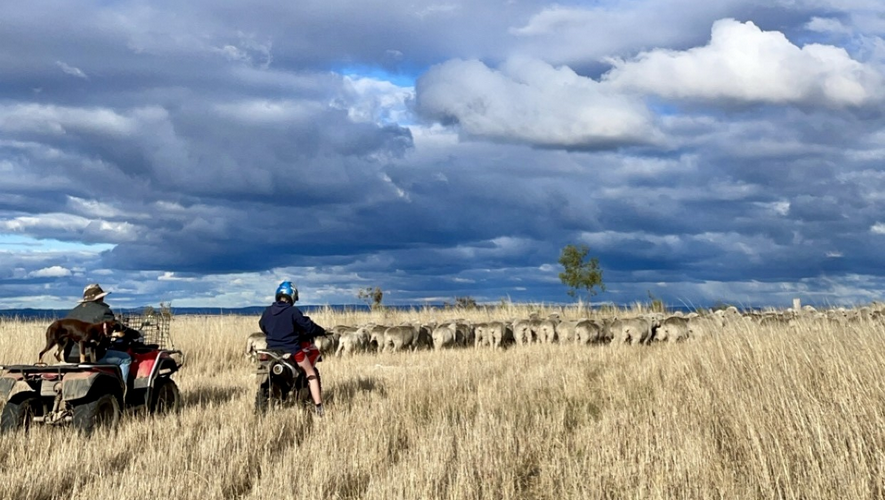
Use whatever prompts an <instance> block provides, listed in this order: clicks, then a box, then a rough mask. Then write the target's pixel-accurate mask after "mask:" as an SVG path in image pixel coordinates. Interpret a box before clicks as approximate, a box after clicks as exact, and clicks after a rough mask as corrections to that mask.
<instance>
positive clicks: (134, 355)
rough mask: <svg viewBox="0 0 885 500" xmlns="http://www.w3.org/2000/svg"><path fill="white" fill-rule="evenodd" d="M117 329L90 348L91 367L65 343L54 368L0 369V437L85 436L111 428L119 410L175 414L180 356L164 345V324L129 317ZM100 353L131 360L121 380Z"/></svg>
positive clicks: (156, 319)
mask: <svg viewBox="0 0 885 500" xmlns="http://www.w3.org/2000/svg"><path fill="white" fill-rule="evenodd" d="M127 324H135V325H139V326H140V327H141V328H142V329H145V330H147V331H149V332H150V333H151V334H152V335H150V336H151V337H153V338H147V339H146V338H145V337H143V336H142V334H141V332H139V331H138V330H135V329H132V328H130V327H128V326H126V325H127ZM121 325H122V326H123V328H121V332H114V333H115V335H113V336H112V339H111V340H110V341H109V342H108V343H107V345H104V346H101V345H99V346H93V349H95V350H96V351H97V353H96V356H95V357H96V359H98V361H97V362H95V363H81V362H80V354H79V352H78V347H77V344H76V343H70V344H68V348H67V349H65V351H64V357H63V362H62V363H60V364H56V365H46V364H42V363H38V364H33V365H27V364H22V365H8V366H0V399H2V400H6V405H5V406H4V407H3V410H2V412H0V432H8V431H12V430H18V429H24V430H27V429H28V428H29V427H30V426H31V425H33V424H50V425H59V424H72V425H73V426H74V427H77V428H78V429H80V430H81V431H83V432H84V433H85V434H90V433H91V432H92V431H93V430H94V429H95V428H96V427H99V426H105V425H106V426H109V427H113V426H115V425H116V424H117V423H118V421H119V419H120V416H121V413H122V410H123V409H127V410H133V411H135V410H143V411H147V412H149V413H152V414H154V413H164V412H169V411H176V410H177V409H178V408H179V407H180V404H181V396H180V394H179V391H178V386H177V385H176V384H175V381H173V380H172V375H173V374H174V373H175V372H177V371H178V370H179V369H181V367H182V365H183V362H184V358H183V354H182V352H181V351H179V350H175V349H171V348H166V346H165V345H164V344H168V343H169V342H168V318H166V321H165V322H164V319H163V318H161V317H153V316H151V317H146V318H141V317H137V316H129V317H123V321H121ZM163 330H166V331H165V332H164V331H163ZM121 333H122V334H121ZM146 340H147V341H146ZM106 350H114V351H116V352H119V353H122V354H124V355H125V356H126V357H128V358H129V359H131V362H130V363H128V364H127V368H129V369H128V370H126V372H127V374H126V376H124V370H123V369H122V368H121V366H120V365H119V364H117V363H116V362H113V361H108V360H105V359H102V358H103V356H102V354H103V353H104V351H106Z"/></svg>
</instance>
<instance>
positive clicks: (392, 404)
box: [0, 309, 885, 500]
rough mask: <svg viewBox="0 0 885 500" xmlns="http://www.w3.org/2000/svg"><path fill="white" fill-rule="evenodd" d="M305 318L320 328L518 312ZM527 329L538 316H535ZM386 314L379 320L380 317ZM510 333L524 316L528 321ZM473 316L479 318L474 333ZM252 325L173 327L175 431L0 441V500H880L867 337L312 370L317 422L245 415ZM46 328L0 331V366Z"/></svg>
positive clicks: (881, 412)
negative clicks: (320, 410)
mask: <svg viewBox="0 0 885 500" xmlns="http://www.w3.org/2000/svg"><path fill="white" fill-rule="evenodd" d="M527 312H529V311H528V310H527V309H525V310H523V309H517V310H510V311H503V312H502V311H498V312H495V313H489V312H474V313H466V312H465V313H463V314H461V313H455V312H449V313H438V312H436V313H435V312H431V311H429V310H424V311H421V310H416V311H407V312H400V313H391V312H387V313H382V312H378V313H372V314H374V316H372V314H370V313H357V312H348V313H340V314H339V313H335V312H333V311H331V310H328V311H320V312H318V313H317V314H315V315H314V319H315V320H317V321H318V322H319V323H320V324H323V325H325V326H332V325H334V324H339V323H340V324H355V323H360V322H366V321H370V320H375V321H378V322H387V323H393V322H397V321H400V320H406V319H431V318H430V316H437V318H436V319H443V318H442V316H443V315H445V314H451V315H461V316H468V319H474V320H480V319H487V318H483V317H469V316H471V315H475V316H482V315H486V316H488V315H491V314H499V315H501V316H502V318H495V319H504V318H503V316H509V315H517V316H518V315H522V314H524V313H527ZM542 312H544V313H546V312H548V311H546V310H545V311H542ZM383 314H387V316H386V317H385V316H383ZM526 315H527V314H526ZM488 319H491V318H488ZM256 321H257V318H255V317H237V316H225V317H221V316H214V317H190V316H181V317H176V318H175V320H174V321H173V323H172V325H173V326H172V328H173V332H172V333H173V338H174V339H175V341H176V343H177V345H178V347H180V348H182V349H183V350H184V351H186V352H187V354H188V362H187V366H186V367H185V368H184V369H183V370H182V371H181V372H180V373H179V374H177V375H176V378H177V380H178V383H179V385H180V387H181V392H182V395H183V398H184V405H185V406H184V408H183V411H182V412H181V413H180V414H178V415H170V416H164V417H159V418H150V417H132V416H129V417H127V418H125V419H124V420H123V421H122V422H121V425H120V427H119V428H118V429H117V430H116V431H110V432H108V431H102V432H99V433H97V434H96V435H94V436H93V437H92V438H84V437H81V436H79V435H77V434H76V433H75V432H74V430H73V429H70V428H37V429H34V430H32V432H30V433H29V434H27V435H24V434H13V435H4V436H2V437H0V498H8V499H56V498H57V499H68V498H74V499H96V500H98V499H107V500H111V499H113V500H119V499H156V498H162V499H215V498H218V499H221V498H255V499H258V498H278V499H283V498H310V499H316V498H365V499H391V498H408V499H415V498H451V499H474V498H476V499H479V498H482V499H487V498H493V499H497V498H505V499H511V498H524V499H535V498H538V499H547V498H549V499H560V498H582V499H583V498H591V499H593V498H668V499H669V498H692V499H694V498H704V499H706V498H795V499H811V498H852V499H854V498H881V497H882V496H883V495H885V491H883V485H885V329H883V326H882V325H880V324H878V323H860V324H855V325H853V326H845V327H835V326H829V325H827V324H823V323H811V322H809V323H807V324H800V325H798V326H796V327H794V328H788V327H786V326H782V327H760V326H753V325H751V324H737V325H731V326H728V327H726V328H725V329H724V330H723V331H721V332H719V333H718V334H717V335H712V336H708V337H706V338H703V339H698V340H694V341H689V342H685V343H682V344H675V345H653V346H580V347H578V346H564V345H531V346H523V347H514V348H511V349H508V350H505V351H492V350H487V349H481V350H475V349H473V348H467V349H460V350H447V351H442V352H429V351H424V352H411V353H410V352H404V353H396V354H365V355H357V356H354V357H352V358H346V359H336V358H334V357H327V358H326V359H325V361H323V362H322V363H321V364H320V369H321V370H322V374H323V382H324V388H325V395H326V399H327V405H326V406H327V413H326V416H325V417H324V418H322V419H315V418H314V417H313V416H312V414H311V413H310V412H307V411H304V410H302V409H300V408H287V409H283V410H280V411H275V412H272V413H271V414H270V415H269V416H267V417H265V418H263V419H259V418H258V417H256V416H254V415H253V412H252V404H253V398H254V391H255V386H254V382H253V380H252V377H253V376H252V372H253V367H252V365H251V364H250V363H249V362H248V361H247V360H246V359H245V357H244V356H243V353H242V351H243V347H244V343H245V337H246V335H247V334H248V333H250V332H252V331H254V330H255V326H256ZM46 326H47V325H46V322H29V321H4V322H3V323H2V325H0V362H3V363H10V362H31V361H32V360H33V359H34V358H35V357H36V353H37V351H38V350H39V349H40V347H41V345H40V344H41V340H42V333H43V331H44V329H45V327H46Z"/></svg>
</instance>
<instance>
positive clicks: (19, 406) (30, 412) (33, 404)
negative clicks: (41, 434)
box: [0, 396, 42, 432]
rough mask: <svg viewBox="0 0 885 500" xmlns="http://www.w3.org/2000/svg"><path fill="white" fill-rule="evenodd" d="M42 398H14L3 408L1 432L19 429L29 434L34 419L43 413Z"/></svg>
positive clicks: (0, 416) (0, 422)
mask: <svg viewBox="0 0 885 500" xmlns="http://www.w3.org/2000/svg"><path fill="white" fill-rule="evenodd" d="M41 409H42V408H41V405H40V398H38V397H37V396H27V397H24V398H18V399H15V398H13V399H12V400H10V401H8V402H7V403H6V405H5V406H4V407H3V412H2V413H0V432H12V431H17V430H19V429H21V430H23V431H25V432H27V431H28V429H30V427H31V422H32V420H33V418H34V417H36V416H38V415H39V414H40V413H41V411H40V410H41Z"/></svg>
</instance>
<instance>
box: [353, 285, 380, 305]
mask: <svg viewBox="0 0 885 500" xmlns="http://www.w3.org/2000/svg"><path fill="white" fill-rule="evenodd" d="M356 296H357V298H358V299H360V300H362V301H365V303H366V305H368V306H370V307H371V308H372V309H380V308H381V307H382V306H381V300H382V299H384V292H383V291H381V288H379V287H377V286H376V287H375V288H372V287H370V286H367V287H366V288H360V290H359V291H358V292H357V294H356Z"/></svg>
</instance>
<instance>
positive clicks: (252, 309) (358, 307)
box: [0, 304, 424, 320]
mask: <svg viewBox="0 0 885 500" xmlns="http://www.w3.org/2000/svg"><path fill="white" fill-rule="evenodd" d="M151 307H153V308H154V309H155V310H159V309H160V308H159V307H157V306H151ZM265 307H266V306H249V307H172V314H173V315H174V316H180V315H188V314H191V315H200V316H204V315H213V316H214V315H235V316H258V315H260V314H261V312H262V311H264V308H265ZM327 307H328V308H332V309H333V310H335V311H368V310H369V307H368V306H367V305H365V304H344V305H328V306H317V305H313V306H302V305H299V306H298V308H299V309H301V310H302V311H304V312H305V313H307V314H310V313H311V312H313V311H317V310H321V309H325V308H327ZM386 307H389V308H393V309H412V308H416V309H417V308H422V307H424V304H421V305H417V304H416V305H409V306H386ZM69 310H70V309H32V308H23V309H0V317H5V318H27V319H48V320H51V319H57V318H61V317H64V315H65V314H67V313H68V311H69ZM143 310H144V307H133V308H117V307H115V308H114V312H115V313H117V314H127V313H128V314H138V313H141V312H142V311H143Z"/></svg>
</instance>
